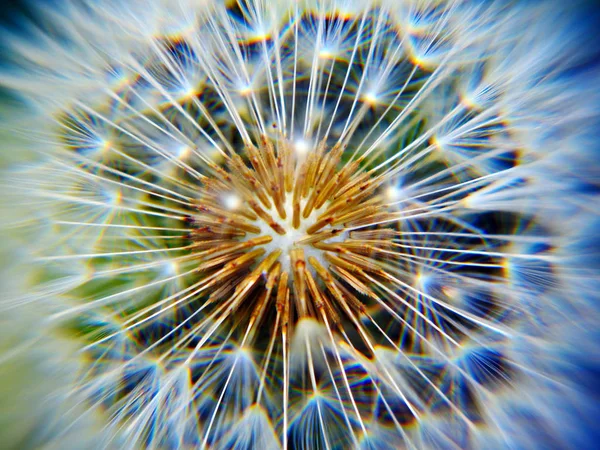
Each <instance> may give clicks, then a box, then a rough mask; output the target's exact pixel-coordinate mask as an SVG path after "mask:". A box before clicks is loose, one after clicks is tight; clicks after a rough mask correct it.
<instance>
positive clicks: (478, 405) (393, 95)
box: [0, 0, 596, 449]
mask: <svg viewBox="0 0 600 450" xmlns="http://www.w3.org/2000/svg"><path fill="white" fill-rule="evenodd" d="M547 8H548V7H547V6H546V7H544V6H541V5H520V4H519V3H518V2H515V3H511V4H510V5H500V4H497V3H495V2H463V1H457V2H443V1H412V0H407V1H401V2H396V1H391V0H390V1H387V0H381V1H374V2H364V1H360V0H356V1H348V0H344V1H328V0H326V1H320V2H314V1H310V0H305V1H304V0H303V1H299V2H291V1H286V0H276V1H273V2H267V3H265V2H262V1H255V0H244V1H225V2H212V1H203V0H178V1H176V2H174V1H163V0H152V1H149V2H146V3H145V4H144V5H140V4H138V3H136V2H113V1H110V2H104V3H102V4H98V3H97V2H92V1H89V2H88V1H85V2H83V3H82V4H81V5H79V4H75V2H74V3H71V2H69V3H67V4H66V5H65V6H63V7H61V9H58V10H57V11H54V12H52V11H50V10H49V8H45V9H43V11H44V12H43V15H44V19H43V24H40V27H38V29H35V28H34V27H32V31H31V36H30V37H29V38H27V39H22V38H19V39H17V38H16V37H11V38H10V39H9V43H10V48H11V50H12V51H13V52H14V54H15V55H17V59H18V61H15V62H14V63H13V65H12V66H11V67H10V68H9V69H8V70H6V71H2V73H1V74H0V81H1V82H2V84H3V85H5V86H6V87H7V88H8V89H11V90H12V91H14V92H17V93H18V94H19V95H20V96H21V97H22V99H23V104H24V109H26V110H27V113H26V114H24V115H25V116H26V117H27V120H26V121H24V123H25V125H23V124H19V123H18V122H17V124H16V125H14V130H15V132H16V133H15V134H18V135H19V136H25V138H26V139H25V138H23V139H25V140H26V141H27V144H19V145H22V146H23V148H27V149H29V150H30V152H31V153H32V154H33V156H28V158H31V159H32V161H25V160H24V157H17V156H14V155H13V157H14V159H15V160H16V161H17V164H15V167H16V168H15V169H14V170H13V168H12V163H11V166H10V168H9V170H8V171H7V179H6V185H7V186H9V187H10V189H7V190H8V191H10V192H7V193H6V195H7V198H8V200H9V201H8V202H6V203H7V204H8V205H11V207H9V208H5V207H3V212H4V210H6V212H7V214H5V216H6V217H7V219H4V218H3V221H5V220H6V222H7V223H8V224H9V225H10V226H9V227H8V228H10V233H11V236H13V237H14V242H13V243H12V244H11V246H12V247H15V248H18V251H16V250H15V251H14V252H13V250H11V253H10V254H11V255H12V254H13V253H14V254H15V255H19V258H15V267H17V266H18V267H19V268H22V270H23V273H27V276H25V275H23V276H21V277H19V279H18V280H17V279H15V280H12V282H13V283H12V284H19V285H20V284H22V285H23V292H22V293H18V294H14V295H13V294H12V293H11V296H12V297H11V298H10V300H9V301H7V302H6V303H4V300H3V303H0V305H1V306H2V307H3V308H4V307H5V305H6V311H23V312H22V313H21V314H22V317H24V318H25V317H27V320H25V319H23V321H24V323H27V326H23V327H22V328H23V330H22V331H20V333H21V334H20V335H19V336H23V335H24V334H27V332H26V331H25V330H27V329H28V328H31V329H32V330H35V333H34V332H32V333H31V334H32V336H33V337H32V336H28V339H24V343H23V346H24V347H25V348H28V347H27V346H28V345H30V344H29V342H30V339H40V336H48V344H47V346H48V347H50V346H52V345H57V346H58V347H57V348H60V350H57V352H56V354H53V355H51V356H52V358H54V359H52V358H50V359H49V360H48V361H49V363H48V364H50V365H52V364H60V361H68V362H69V364H68V365H65V367H68V368H69V371H70V373H71V375H70V377H69V379H68V380H65V384H64V385H63V386H61V387H60V389H55V388H54V387H52V389H53V391H52V395H50V396H49V398H53V399H55V401H56V402H58V403H59V404H60V405H62V406H61V407H60V408H59V409H57V411H58V412H57V413H56V415H60V419H59V420H57V421H56V423H57V426H52V423H54V422H52V421H49V422H48V424H49V425H48V428H49V430H48V431H47V433H46V434H43V433H40V434H39V436H38V435H37V434H36V436H35V439H38V440H39V441H40V442H42V441H43V442H46V441H47V442H50V443H51V444H52V445H55V446H57V447H60V446H62V444H64V443H65V442H70V439H75V438H74V437H73V436H78V435H76V434H73V433H76V430H77V429H78V427H79V425H80V424H83V423H84V422H86V421H87V420H90V422H91V423H93V422H94V421H95V420H96V419H97V420H98V421H99V422H100V424H101V425H100V426H98V427H97V429H95V430H94V431H93V433H94V436H96V437H97V439H96V442H95V445H97V446H100V447H123V448H141V447H149V448H167V449H168V448H217V449H220V448H222V449H228V448H265V449H267V448H268V449H271V448H272V449H278V448H284V449H288V448H378V449H379V448H392V447H393V448H430V447H440V448H454V447H456V448H476V447H478V446H481V445H484V446H485V445H488V444H489V445H488V446H498V447H502V446H511V445H513V446H514V445H515V439H517V438H518V437H520V436H523V435H528V434H529V431H527V430H526V426H525V425H523V427H520V425H515V424H514V423H511V424H510V425H507V422H510V420H509V417H510V414H511V411H513V410H518V411H522V410H527V411H528V414H530V417H532V418H533V419H532V420H531V421H532V422H534V421H539V422H544V423H547V424H549V426H550V425H551V426H552V427H554V426H555V425H556V423H557V420H556V419H557V417H558V416H554V415H552V414H548V413H547V411H549V410H552V408H547V407H546V405H542V404H540V403H539V402H540V401H541V400H540V399H543V398H544V397H545V395H546V394H547V393H548V392H552V391H553V389H557V385H555V384H551V383H550V382H549V381H548V378H552V377H554V376H556V379H559V378H561V377H562V373H561V371H560V370H557V369H556V368H555V367H554V365H553V363H552V362H551V361H553V360H555V359H556V355H557V354H560V352H561V351H563V349H564V346H565V345H566V344H565V342H564V341H565V340H566V339H571V340H572V341H576V340H577V336H578V334H577V333H576V332H575V331H572V330H571V329H570V328H569V326H568V325H567V324H568V323H571V322H576V321H579V320H580V317H579V315H578V312H581V311H585V312H586V313H590V314H589V315H590V317H592V316H593V314H591V312H593V311H594V307H593V306H590V304H589V298H590V292H594V289H595V282H594V281H593V280H595V276H596V273H595V272H594V271H593V269H591V268H590V267H586V264H584V263H582V261H583V260H585V261H586V262H589V263H591V262H593V261H595V259H594V258H595V257H594V255H593V254H590V253H589V252H587V251H584V250H582V249H585V242H587V241H586V240H585V239H583V238H581V236H580V235H579V234H578V233H579V231H577V230H588V231H586V233H588V235H589V234H592V233H590V232H589V228H586V227H585V226H582V225H585V224H586V223H587V222H588V221H589V218H588V215H587V214H590V211H591V210H593V209H594V208H593V206H590V204H593V201H590V200H593V198H594V196H593V195H592V194H590V192H592V191H593V185H594V184H593V173H594V171H593V166H592V165H591V164H590V163H589V161H590V158H591V157H590V154H589V153H590V152H589V149H588V147H589V143H590V142H591V141H593V136H591V135H589V134H588V135H586V136H587V137H588V139H586V140H583V139H582V138H581V136H582V133H583V131H582V130H586V129H587V128H586V127H587V126H589V123H591V122H592V119H593V118H594V117H595V110H594V107H593V106H590V102H589V100H586V99H585V94H586V89H585V88H583V87H582V88H581V89H580V90H579V94H578V95H577V96H576V98H571V95H574V94H573V93H574V92H575V91H576V90H574V88H573V84H571V83H569V82H567V81H565V80H564V78H566V76H565V73H566V72H568V71H569V70H575V69H572V67H573V66H574V65H575V67H577V64H575V62H576V61H578V60H577V58H578V56H577V55H576V54H574V55H573V56H569V57H568V58H567V56H568V55H569V54H571V53H577V52H574V50H573V47H572V46H571V45H572V44H570V43H569V42H562V41H561V40H560V39H558V38H556V37H553V36H554V35H553V34H552V33H549V32H548V31H547V30H546V28H544V26H546V25H544V26H540V27H538V26H531V23H533V22H530V21H531V20H533V18H535V23H537V22H538V21H539V22H548V21H550V19H551V18H552V20H553V21H554V23H555V24H556V25H555V26H556V27H560V26H564V25H561V24H563V22H562V21H561V20H559V18H558V17H556V16H555V14H554V13H551V12H549V9H550V8H548V9H547ZM551 37H552V38H551ZM548 39H549V40H548ZM559 41H560V42H559ZM561 42H562V43H561ZM559 44H560V45H559ZM579 62H580V61H579ZM575 71H576V70H575ZM588 84H589V83H588ZM582 86H586V84H585V83H582ZM567 109H568V111H569V114H565V113H564V112H565V110H567ZM567 116H568V117H567ZM12 123H13V122H12V121H11V126H13V125H12ZM32 123H34V124H35V127H32V126H31V124H32ZM590 136H591V137H590ZM584 144H585V145H584ZM586 152H587V153H586ZM12 153H15V152H12ZM20 158H21V159H23V160H22V161H21V160H20ZM571 162H572V164H573V166H572V167H570V164H571ZM586 166H589V168H586ZM573 167H576V168H577V170H575V169H573V170H571V169H572V168H573ZM581 168H585V170H583V169H581ZM575 171H576V172H578V173H577V174H574V173H573V172H575ZM3 182H4V180H3ZM13 191H14V192H13ZM583 191H586V195H585V196H584V195H583V194H582V192H583ZM15 205H16V206H18V208H17V207H13V206H15ZM11 209H13V210H14V211H12V210H11ZM584 211H585V212H584ZM592 212H593V211H592ZM581 233H583V231H581ZM2 254H3V253H2ZM588 265H589V264H588ZM21 278H22V279H21ZM590 280H591V281H590ZM571 287H573V289H572V290H571ZM12 290H16V288H14V289H13V288H11V292H12ZM3 312H4V311H3ZM17 317H18V316H17ZM566 318H568V319H569V320H566ZM591 321H592V319H591V318H590V319H588V322H591ZM31 324H33V325H35V326H30V325H31ZM11 329H12V328H11ZM11 342H12V341H11ZM55 342H56V344H54V343H55ZM61 342H68V345H65V346H64V347H62V346H61V344H60V343H61ZM44 348H45V347H44ZM3 351H4V350H3ZM7 353H8V354H9V355H8V356H10V352H7ZM13 353H14V352H13ZM17 353H18V352H17ZM535 355H537V356H535ZM3 356H4V355H3V354H0V359H1V358H2V357H3ZM8 356H7V357H8ZM57 360H60V361H59V362H58V363H57ZM545 383H548V384H545ZM541 385H543V387H541ZM536 386H537V388H534V387H536ZM561 389H562V387H561ZM52 404H54V403H52ZM73 405H75V406H73ZM540 405H541V406H540ZM519 408H523V409H519ZM81 409H83V413H84V414H82V415H79V412H80V410H81ZM82 417H83V418H82ZM92 419H93V420H92ZM524 422H526V421H524ZM86 430H87V428H86ZM524 430H525V431H524ZM86 432H87V431H84V432H82V433H81V434H85V433H86ZM90 433H91V431H90ZM35 439H34V440H35ZM488 439H489V440H488ZM534 441H535V439H533V438H532V441H531V442H534ZM32 442H33V441H32ZM73 442H76V443H77V444H75V445H78V443H79V442H81V443H82V444H81V445H82V446H86V445H85V443H86V442H87V441H86V440H85V439H83V438H82V439H81V440H79V438H77V440H73ZM35 444H37V441H36V442H33V444H32V445H35Z"/></svg>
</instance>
